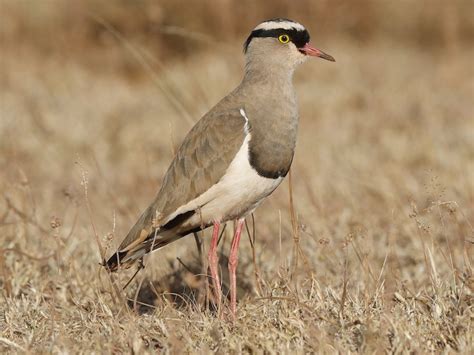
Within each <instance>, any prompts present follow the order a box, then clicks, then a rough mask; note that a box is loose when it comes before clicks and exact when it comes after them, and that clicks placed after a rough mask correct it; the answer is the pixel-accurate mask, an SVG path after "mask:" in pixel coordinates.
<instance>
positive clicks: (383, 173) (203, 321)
mask: <svg viewBox="0 0 474 355" xmlns="http://www.w3.org/2000/svg"><path fill="white" fill-rule="evenodd" d="M295 3H296V4H295ZM112 4H113V5H112ZM218 4H221V3H220V2H219V3H218V2H217V1H210V0H209V1H191V2H187V3H185V4H184V3H182V2H175V1H136V2H132V1H117V2H114V3H112V2H108V1H107V2H105V1H99V0H88V1H67V2H66V1H59V0H54V1H46V2H34V1H27V0H24V1H13V0H9V1H7V0H4V1H2V2H1V3H0V11H1V13H2V21H1V23H0V36H1V42H0V90H1V91H0V192H1V196H0V198H1V200H0V285H1V289H0V351H2V352H5V351H8V352H52V351H54V352H60V351H61V352H62V351H69V352H84V353H89V352H91V351H95V352H131V351H134V352H140V353H141V352H144V351H148V352H154V351H156V350H161V351H169V352H175V353H176V352H181V351H186V352H207V351H219V352H222V353H227V352H229V351H238V352H263V351H268V352H296V351H297V352H309V351H320V352H327V353H332V352H335V351H341V352H349V351H358V352H382V351H387V352H397V353H398V352H411V351H415V352H417V351H418V352H428V351H437V352H438V351H459V352H465V353H472V352H473V351H474V346H473V334H474V331H473V326H472V319H473V317H474V302H473V292H474V276H473V274H472V272H473V270H472V262H473V258H472V248H473V245H472V244H473V243H474V228H473V224H474V155H473V152H474V103H473V102H474V100H473V92H474V86H473V82H472V78H473V77H474V68H473V65H472V58H473V47H472V43H473V34H474V30H473V29H474V24H473V18H472V16H471V15H470V14H471V13H472V7H473V6H472V2H471V1H469V0H467V1H463V0H460V1H450V2H445V1H437V0H433V1H426V0H425V1H408V0H404V1H399V2H389V1H373V0H364V1H362V0H358V1H299V2H289V1H288V2H287V1H275V2H272V4H273V5H272V7H270V6H269V5H268V4H267V2H258V3H256V2H253V1H225V2H224V1H223V2H222V5H218ZM273 16H285V17H290V18H294V19H296V20H300V21H301V22H302V23H304V24H306V25H307V27H308V28H309V30H310V33H312V37H313V39H314V42H315V44H316V45H318V46H320V47H321V48H323V49H324V50H326V51H327V52H328V53H330V54H332V55H334V56H335V58H336V60H337V62H336V63H334V64H333V63H327V62H324V61H316V60H313V61H311V62H309V63H306V64H305V65H304V67H302V68H300V69H299V71H298V72H297V75H296V78H295V82H296V87H297V90H298V94H299V102H300V108H301V110H300V114H301V122H300V135H299V142H298V148H297V154H296V158H295V162H294V165H293V168H292V185H293V189H292V190H293V191H292V192H293V202H294V206H293V209H292V208H290V202H289V201H290V200H289V189H288V187H289V184H288V181H286V183H284V184H283V186H281V187H280V188H279V189H278V190H277V191H276V192H275V193H274V194H273V195H272V196H271V197H270V198H269V199H268V200H267V201H266V202H265V203H264V204H263V205H262V207H261V208H260V209H259V210H257V212H256V214H255V221H256V234H255V236H256V241H255V245H254V248H253V249H252V247H251V243H250V242H248V241H247V240H246V239H243V242H242V245H241V251H240V255H241V259H240V260H241V263H240V265H239V273H240V275H239V276H240V280H239V281H238V282H239V285H240V286H241V290H240V303H239V310H238V313H239V314H238V316H239V317H238V319H237V321H236V322H235V324H232V323H230V322H227V321H222V320H219V319H217V318H216V317H215V315H214V313H213V310H212V309H208V308H206V307H205V297H203V295H204V292H203V290H204V287H203V285H204V283H205V278H203V277H200V276H199V275H200V274H201V273H202V266H201V264H200V259H199V256H198V253H197V251H196V246H195V242H194V239H193V238H192V236H191V237H188V238H184V239H182V240H181V241H179V242H177V243H175V244H174V245H172V246H170V247H168V248H166V249H163V250H161V251H158V252H155V253H154V254H153V255H152V256H150V257H149V258H148V259H147V260H146V268H145V270H144V271H141V272H140V273H139V274H138V276H137V278H136V279H134V280H133V281H132V283H131V284H130V286H129V287H128V288H127V289H126V290H125V291H123V292H122V291H120V287H121V286H123V285H124V284H125V283H126V282H127V280H128V279H129V277H130V276H131V274H132V273H133V271H134V270H130V271H128V272H122V273H120V274H119V275H118V277H116V278H114V281H115V287H114V286H113V285H114V284H113V283H112V282H111V279H110V277H109V276H108V275H107V273H106V272H105V271H104V270H103V268H101V267H100V266H99V262H100V253H99V248H98V245H97V242H96V239H95V235H97V236H98V241H99V243H100V245H102V247H103V248H104V249H106V253H108V254H109V253H111V252H112V250H113V247H114V246H115V245H116V244H117V243H118V242H119V241H120V240H121V238H122V237H123V235H124V234H125V233H126V232H127V230H128V228H129V227H130V226H131V224H132V223H133V222H134V221H135V219H136V218H137V216H138V214H139V213H140V212H141V210H143V208H144V207H146V206H147V204H148V203H149V201H150V200H151V199H152V196H153V195H154V194H155V192H156V191H157V189H158V187H159V181H160V177H161V176H162V175H163V173H164V171H165V169H166V167H167V165H168V164H169V162H170V160H171V158H172V156H173V152H174V150H175V149H176V146H177V145H178V144H179V142H180V141H181V139H182V138H183V136H184V135H185V133H186V132H187V130H189V128H190V127H191V126H192V124H193V123H194V122H195V121H196V120H197V119H198V118H199V117H200V116H201V115H202V114H203V113H204V112H206V111H207V110H208V109H209V108H210V107H211V106H212V105H213V104H214V103H215V102H217V100H219V99H220V98H221V97H222V96H223V95H225V94H226V93H227V92H228V91H229V90H231V89H232V88H233V87H234V86H235V85H237V84H238V82H239V79H240V76H241V72H242V66H243V58H242V53H241V44H242V43H243V41H244V39H245V36H246V34H247V32H248V30H249V29H250V28H252V26H254V25H255V24H256V23H258V22H259V21H260V20H261V19H264V18H267V17H273ZM231 229H232V228H231V225H230V224H229V226H228V227H227V232H228V231H229V230H231ZM249 229H250V231H252V223H251V220H250V219H249ZM227 232H226V233H225V235H224V239H223V242H222V243H221V245H222V252H223V255H222V257H221V259H222V261H223V263H222V264H223V275H224V282H225V281H226V280H225V276H226V270H225V269H224V267H225V264H226V262H225V255H227V252H228V249H229V246H228V243H229V236H228V235H227ZM208 240H209V233H208V232H206V233H204V234H203V247H204V248H206V247H207V244H208ZM108 254H107V255H108Z"/></svg>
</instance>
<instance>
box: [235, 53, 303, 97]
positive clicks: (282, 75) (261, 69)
mask: <svg viewBox="0 0 474 355" xmlns="http://www.w3.org/2000/svg"><path fill="white" fill-rule="evenodd" d="M293 73H294V68H292V67H289V66H288V64H286V63H275V62H271V63H266V62H264V61H253V60H248V61H247V63H246V64H245V74H244V78H243V80H242V84H243V85H246V84H250V85H257V86H270V87H271V88H272V91H274V90H278V88H282V89H293Z"/></svg>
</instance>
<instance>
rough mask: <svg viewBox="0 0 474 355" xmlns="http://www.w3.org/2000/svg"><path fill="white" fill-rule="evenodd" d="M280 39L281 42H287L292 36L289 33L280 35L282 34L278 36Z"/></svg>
mask: <svg viewBox="0 0 474 355" xmlns="http://www.w3.org/2000/svg"><path fill="white" fill-rule="evenodd" d="M278 40H279V41H280V42H281V43H283V44H285V43H288V42H290V37H289V36H288V35H280V36H279V37H278Z"/></svg>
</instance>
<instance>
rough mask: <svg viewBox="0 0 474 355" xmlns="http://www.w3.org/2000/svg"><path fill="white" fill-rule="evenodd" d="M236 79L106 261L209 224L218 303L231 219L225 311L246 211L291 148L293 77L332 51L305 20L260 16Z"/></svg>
mask: <svg viewBox="0 0 474 355" xmlns="http://www.w3.org/2000/svg"><path fill="white" fill-rule="evenodd" d="M244 53H245V61H246V62H245V71H244V77H243V80H242V82H241V83H240V85H239V86H238V87H237V88H236V89H235V90H234V91H232V92H231V93H230V94H229V95H227V96H226V97H224V98H223V99H222V100H221V101H220V102H219V103H218V104H217V105H216V106H214V107H213V108H212V109H211V110H210V111H209V112H208V113H207V114H205V115H204V117H202V118H201V119H200V120H199V121H198V122H197V123H196V125H195V126H194V127H193V128H192V129H191V131H190V132H189V133H188V135H187V136H186V138H185V139H184V141H183V143H182V144H181V147H180V148H179V150H178V152H177V154H176V156H175V158H174V160H173V161H172V162H171V165H170V167H169V168H168V171H167V172H166V174H165V176H164V178H163V182H162V184H161V188H160V190H159V192H158V194H157V196H156V198H155V199H154V201H153V202H152V204H151V205H150V206H149V207H148V208H147V209H146V210H145V211H144V212H143V214H142V215H141V216H140V218H139V219H138V221H137V222H136V224H135V225H134V226H133V227H132V229H131V230H130V232H129V233H128V235H127V236H126V238H125V239H124V240H123V242H122V243H121V244H120V246H119V248H118V250H117V251H116V252H115V253H114V254H113V255H112V256H111V257H110V259H109V260H108V261H107V263H106V267H107V268H108V269H109V270H110V271H116V270H117V269H118V268H120V267H124V268H127V267H130V266H131V265H132V264H133V263H134V262H136V261H137V260H141V259H142V257H143V256H144V255H145V254H147V253H149V252H150V251H153V250H156V249H160V248H162V247H164V246H165V245H167V244H169V243H171V242H173V241H175V240H177V239H179V238H181V237H184V236H186V235H188V234H191V233H193V232H196V231H200V230H203V229H205V228H208V227H210V226H213V232H212V238H211V245H210V248H209V254H208V258H209V269H210V272H211V278H212V283H213V288H214V293H215V297H216V300H217V304H219V305H220V304H221V299H222V291H221V286H220V281H219V274H218V257H217V243H218V239H219V228H220V225H221V224H222V223H225V222H227V221H230V220H236V221H237V223H236V227H235V231H234V237H233V239H232V243H231V249H230V256H229V274H230V299H231V312H232V314H233V315H234V316H235V313H236V275H235V272H236V268H237V252H238V247H239V241H240V234H241V232H242V227H243V224H244V220H245V217H246V216H248V215H249V214H250V213H252V212H253V211H254V210H255V208H257V206H258V205H259V204H260V202H262V201H263V199H264V198H265V197H267V196H268V195H270V194H271V193H272V192H273V191H274V190H275V189H276V188H277V187H278V185H280V183H281V182H282V180H283V179H284V177H285V176H286V174H287V173H288V170H289V169H290V166H291V162H292V160H293V155H294V152H295V144H296V134H297V128H298V107H297V103H296V95H295V90H294V87H293V83H292V78H293V72H294V70H295V68H296V67H297V66H298V65H299V64H301V63H303V62H304V61H305V60H306V59H307V58H308V56H313V57H320V58H323V59H327V60H330V61H334V58H333V57H331V56H330V55H328V54H326V53H324V52H323V51H321V50H319V49H316V48H314V47H312V46H311V45H310V44H309V33H308V31H307V30H306V28H305V27H304V26H303V25H301V24H299V23H298V22H294V21H291V20H287V19H273V20H268V21H265V22H262V23H261V24H259V25H258V26H257V27H255V28H254V29H253V31H252V32H251V33H250V36H249V37H248V38H247V40H246V41H245V44H244Z"/></svg>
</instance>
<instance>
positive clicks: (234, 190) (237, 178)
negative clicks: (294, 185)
mask: <svg viewBox="0 0 474 355" xmlns="http://www.w3.org/2000/svg"><path fill="white" fill-rule="evenodd" d="M240 114H241V115H242V116H243V117H244V118H245V119H246V120H247V122H248V118H247V116H246V114H245V111H244V110H243V109H240ZM245 132H246V133H247V135H246V136H245V139H244V141H243V143H242V146H241V147H240V149H239V151H238V152H237V154H236V155H235V158H234V159H233V160H232V162H231V163H230V165H229V167H228V168H227V171H226V173H225V174H224V176H223V177H222V178H221V179H220V180H219V182H218V183H217V184H215V185H213V186H212V187H210V188H209V189H208V190H207V191H206V192H204V193H203V194H202V195H200V196H198V197H197V198H195V199H194V200H192V201H190V202H188V203H187V204H186V205H184V206H181V207H180V208H178V209H177V210H176V211H175V212H174V213H172V214H171V215H170V216H169V217H168V218H167V219H166V221H170V220H172V219H173V218H174V217H176V216H177V215H179V214H181V213H185V212H187V211H191V210H196V209H199V210H200V213H199V216H197V215H196V218H200V219H201V218H202V222H204V223H207V222H214V221H218V222H223V221H226V220H228V219H233V218H237V217H240V216H243V215H246V214H248V213H250V212H252V211H253V210H254V209H255V208H256V207H257V206H258V204H259V203H260V202H261V201H262V200H263V199H264V198H265V197H266V196H268V195H269V194H271V193H272V192H273V190H275V189H276V188H277V187H278V185H280V183H281V181H282V180H283V178H282V177H279V178H277V179H269V178H266V177H263V176H260V175H258V173H257V172H256V171H255V169H254V168H252V166H251V165H250V162H249V142H250V138H251V134H250V133H249V132H248V127H247V124H246V125H245ZM166 221H165V222H166ZM190 222H192V221H190Z"/></svg>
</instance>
